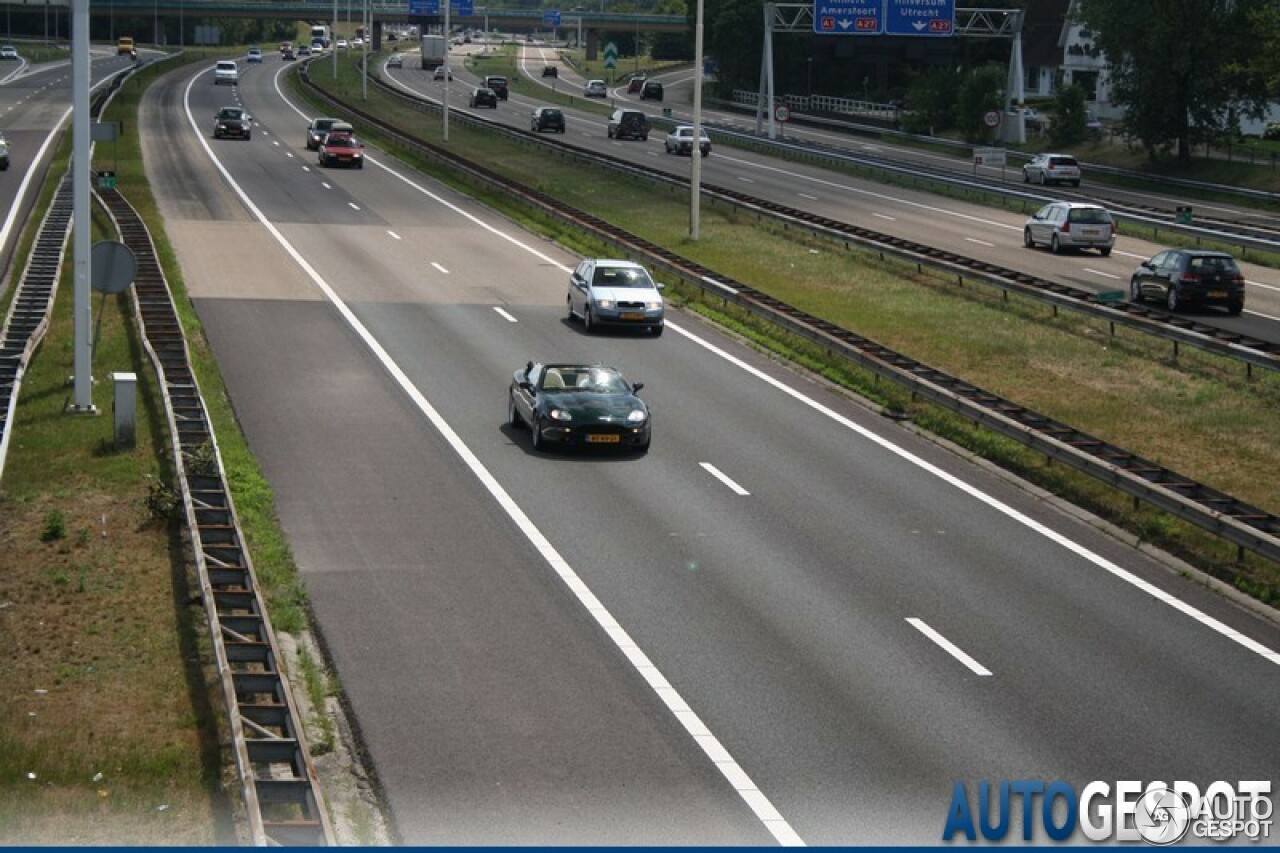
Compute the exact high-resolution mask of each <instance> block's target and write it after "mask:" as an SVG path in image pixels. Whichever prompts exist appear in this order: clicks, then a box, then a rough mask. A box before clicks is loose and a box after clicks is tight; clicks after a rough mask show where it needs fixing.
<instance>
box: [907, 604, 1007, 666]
mask: <svg viewBox="0 0 1280 853" xmlns="http://www.w3.org/2000/svg"><path fill="white" fill-rule="evenodd" d="M907 622H908V624H910V625H911V627H913V628H915V629H916V630H917V631H919V632H920V633H921V634H924V635H925V636H926V637H928V638H929V639H930V640H933V641H934V642H935V643H937V644H938V645H939V646H941V647H942V648H943V649H945V650H946V652H947V653H948V654H950V655H951V656H952V657H953V658H955V659H956V660H958V661H960V663H962V664H964V665H965V666H967V667H969V669H971V670H973V672H974V674H976V675H990V674H991V670H989V669H987V668H986V667H985V666H983V665H982V664H980V663H978V662H977V661H976V660H974V659H973V658H971V657H969V656H968V655H967V654H965V653H964V651H962V650H961V648H960V647H959V646H957V645H956V644H955V643H953V642H951V641H950V640H948V639H947V638H946V637H944V636H942V635H941V634H939V633H938V632H937V631H935V630H933V629H932V628H930V627H929V626H928V625H927V624H925V621H924V620H923V619H917V618H915V617H914V616H908V617H907Z"/></svg>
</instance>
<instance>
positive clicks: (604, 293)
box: [568, 258, 663, 337]
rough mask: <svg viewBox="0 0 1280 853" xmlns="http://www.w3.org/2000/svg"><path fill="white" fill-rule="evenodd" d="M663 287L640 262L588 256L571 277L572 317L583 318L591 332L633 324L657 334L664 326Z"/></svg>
mask: <svg viewBox="0 0 1280 853" xmlns="http://www.w3.org/2000/svg"><path fill="white" fill-rule="evenodd" d="M662 289H663V285H661V284H656V283H655V282H654V280H653V279H652V278H650V277H649V272H648V270H646V269H645V268H644V267H642V266H640V265H639V264H637V263H633V262H631V261H618V260H609V259H600V258H593V259H588V260H585V261H583V262H582V263H580V264H578V267H577V269H575V270H574V271H573V275H572V276H570V277H569V299H568V303H569V316H570V317H571V318H572V317H581V318H582V324H583V326H584V327H585V328H586V330H587V331H588V332H591V331H594V330H595V329H596V328H597V327H599V326H606V325H607V326H631V327H634V328H638V329H647V330H648V331H649V332H651V333H652V334H653V335H654V336H655V337H656V336H658V335H661V334H662V328H663V301H662V294H661V293H660V292H659V291H661V290H662Z"/></svg>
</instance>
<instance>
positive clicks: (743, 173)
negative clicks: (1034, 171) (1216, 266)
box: [388, 48, 1280, 340]
mask: <svg viewBox="0 0 1280 853" xmlns="http://www.w3.org/2000/svg"><path fill="white" fill-rule="evenodd" d="M534 50H539V49H536V48H535V49H534ZM528 52H529V51H528V50H526V54H527V53H528ZM453 64H454V66H455V67H456V68H457V69H458V70H457V77H456V78H455V82H454V84H453V85H452V86H450V87H449V95H450V98H451V102H452V103H453V105H454V107H455V108H457V109H459V110H462V111H465V112H473V113H474V114H476V115H479V116H481V117H484V118H494V119H496V120H499V121H501V122H503V123H504V124H508V125H510V126H513V127H518V128H522V129H527V127H528V113H529V111H530V110H532V108H533V106H534V105H536V104H538V103H540V102H539V101H538V100H537V99H536V98H531V97H530V96H528V95H526V94H523V93H521V92H518V91H513V93H512V95H511V99H510V100H509V101H507V102H505V103H502V104H501V105H500V106H499V108H498V109H497V110H488V109H483V110H475V111H472V110H470V109H468V108H467V106H466V104H467V100H466V97H467V93H469V92H470V89H471V83H472V82H473V81H472V79H471V75H469V73H468V72H466V71H465V70H463V69H462V62H461V61H460V59H459V58H455V61H454V63H453ZM542 64H543V61H542V59H541V58H537V57H535V58H534V59H532V60H528V61H526V62H525V67H526V72H527V74H528V76H529V79H530V80H531V81H532V82H533V84H534V85H535V86H547V85H548V81H545V80H543V79H542V78H541V76H540V70H535V69H540V68H541V65H542ZM388 76H389V77H390V78H391V79H393V80H395V81H396V82H397V83H398V84H399V85H401V86H402V87H403V88H405V89H406V90H407V91H411V92H413V93H415V94H418V95H421V96H425V97H429V98H434V99H437V100H438V99H440V98H441V97H443V91H444V87H443V85H442V84H440V83H436V82H434V81H432V80H431V77H430V72H427V71H423V70H421V69H420V68H417V67H415V66H414V64H413V63H412V62H411V61H406V63H405V67H404V69H403V70H395V69H392V70H391V71H390V73H389V75H388ZM556 85H557V86H559V87H576V85H578V84H575V82H574V80H573V78H572V75H568V76H567V77H566V79H563V80H560V81H558V82H557V84H556ZM575 91H576V88H575ZM635 97H636V96H630V98H628V96H627V95H626V94H625V92H624V91H623V90H621V89H615V90H612V91H611V100H614V101H616V102H617V103H618V105H619V106H636V107H638V108H641V109H644V110H647V111H649V112H654V111H655V109H656V107H655V105H654V104H653V102H643V103H642V102H639V101H638V100H635ZM664 103H666V102H664ZM565 112H566V116H567V117H568V121H567V132H566V134H565V136H564V137H559V138H567V139H568V140H569V141H571V142H574V143H575V144H580V145H586V146H588V147H591V148H594V149H596V150H599V151H602V152H606V153H609V154H611V155H613V156H617V157H622V158H624V159H628V160H632V161H634V162H637V163H640V164H643V165H645V166H648V167H654V168H659V169H663V170H665V171H670V172H672V173H674V174H681V175H686V176H687V175H688V172H689V166H688V162H687V160H685V159H684V158H680V157H673V156H670V155H666V154H665V153H664V149H663V139H664V137H665V134H662V133H659V132H657V131H655V132H654V133H652V134H651V135H650V137H649V140H648V142H640V141H635V140H626V141H614V140H609V139H608V138H607V133H606V125H607V121H606V118H605V117H603V116H597V115H595V114H591V113H582V112H578V111H575V110H573V109H572V108H568V109H566V111H565ZM702 174H703V178H702V179H703V181H704V183H708V184H716V185H719V186H724V187H727V188H729V189H733V190H740V191H743V192H747V193H750V194H752V195H757V196H759V197H761V198H766V199H769V200H772V201H776V202H779V203H781V204H785V205H789V206H791V207H795V208H797V209H800V210H805V211H808V212H811V213H815V214H818V215H821V216H826V217H830V218H832V219H836V220H839V221H842V222H850V223H853V224H856V225H860V226H862V227H866V228H871V229H874V230H876V231H879V232H881V233H885V234H889V235H893V236H896V237H900V238H904V239H911V240H921V241H922V242H926V243H928V244H929V245H930V246H934V247H936V248H939V249H945V250H949V251H953V252H955V253H957V254H962V255H965V256H966V257H973V258H978V259H981V260H985V261H988V262H990V263H994V264H1000V265H1002V266H1006V267H1010V268H1013V269H1016V270H1020V271H1023V272H1027V273H1030V274H1033V275H1037V276H1042V277H1045V278H1049V279H1051V280H1054V281H1061V282H1064V283H1068V284H1071V285H1074V286H1077V287H1081V288H1084V289H1087V290H1093V291H1104V290H1127V288H1128V283H1129V279H1130V277H1131V275H1132V274H1133V271H1134V269H1135V268H1136V267H1137V265H1138V263H1139V262H1141V261H1142V260H1145V259H1147V258H1150V257H1151V256H1152V255H1154V254H1155V253H1156V252H1158V251H1160V250H1161V249H1162V248H1165V247H1164V246H1163V245H1162V244H1158V243H1153V242H1150V241H1147V240H1142V239H1138V238H1133V237H1129V236H1122V237H1121V238H1120V239H1119V241H1118V243H1117V246H1116V249H1115V251H1114V252H1113V253H1112V256H1111V257H1109V258H1102V257H1100V256H1099V255H1098V254H1097V253H1096V252H1084V253H1078V254H1077V253H1069V254H1064V255H1060V256H1055V255H1052V254H1051V253H1049V252H1048V251H1047V250H1045V249H1037V250H1028V249H1024V248H1023V247H1022V229H1023V225H1024V223H1025V222H1026V219H1027V216H1026V215H1024V214H1022V213H1018V212H1013V211H1001V210H997V209H993V208H990V207H986V206H980V205H974V204H969V203H966V202H963V201H958V200H953V199H947V198H943V197H941V196H938V195H935V194H932V193H928V192H921V191H917V190H913V189H909V188H905V187H895V186H888V185H886V184H884V183H880V182H876V181H870V180H865V179H860V178H856V177H847V176H842V175H838V174H835V173H833V172H831V171H830V170H827V169H824V168H821V167H818V166H813V165H808V164H801V163H790V162H786V161H783V160H780V159H777V158H773V157H767V156H764V155H760V154H756V153H753V152H745V151H741V150H738V149H733V148H730V147H727V146H718V147H716V148H715V150H714V151H713V153H712V155H711V156H710V157H707V158H705V159H704V160H703V162H702ZM1027 191H1028V194H1029V195H1031V196H1033V197H1035V196H1042V197H1043V199H1044V200H1045V201H1048V200H1051V199H1053V198H1054V195H1053V192H1052V188H1050V189H1049V190H1048V191H1047V192H1045V191H1043V190H1041V189H1040V188H1028V190H1027ZM922 234H926V235H928V237H927V238H923V240H922V238H921V236H920V235H922ZM1242 268H1243V269H1244V271H1245V275H1246V278H1247V280H1248V301H1247V304H1246V308H1245V313H1244V315H1243V316H1241V317H1238V318H1231V317H1227V316H1226V315H1225V313H1223V312H1221V311H1218V310H1215V309H1194V308H1193V309H1190V310H1189V314H1190V316H1194V317H1196V318H1197V319H1198V320H1201V321H1204V322H1207V323H1210V324H1212V325H1215V326H1221V327H1223V328H1228V329H1232V330H1234V331H1237V332H1240V333H1243V334H1248V335H1253V336H1256V337H1260V338H1262V339H1265V340H1280V325H1277V324H1280V273H1278V272H1277V271H1276V270H1274V269H1270V268H1266V267H1260V266H1256V265H1253V264H1248V263H1242Z"/></svg>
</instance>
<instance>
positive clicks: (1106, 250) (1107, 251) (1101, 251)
mask: <svg viewBox="0 0 1280 853" xmlns="http://www.w3.org/2000/svg"><path fill="white" fill-rule="evenodd" d="M1098 254H1099V255H1102V257H1104V258H1109V257H1111V247H1110V246H1103V247H1102V248H1101V249H1099V250H1098Z"/></svg>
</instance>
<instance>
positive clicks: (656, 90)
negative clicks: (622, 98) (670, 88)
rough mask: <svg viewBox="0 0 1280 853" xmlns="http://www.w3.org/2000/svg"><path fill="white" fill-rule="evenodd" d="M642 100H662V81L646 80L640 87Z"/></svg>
mask: <svg viewBox="0 0 1280 853" xmlns="http://www.w3.org/2000/svg"><path fill="white" fill-rule="evenodd" d="M640 100H642V101H661V100H662V81H660V80H646V81H644V86H643V87H641V89H640Z"/></svg>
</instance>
